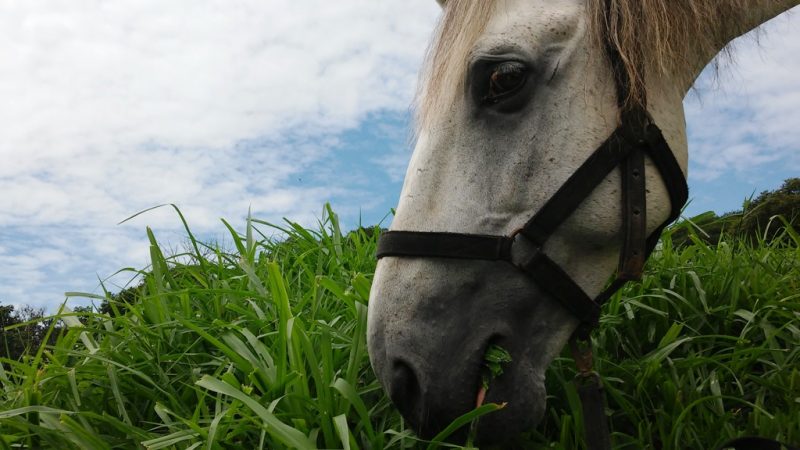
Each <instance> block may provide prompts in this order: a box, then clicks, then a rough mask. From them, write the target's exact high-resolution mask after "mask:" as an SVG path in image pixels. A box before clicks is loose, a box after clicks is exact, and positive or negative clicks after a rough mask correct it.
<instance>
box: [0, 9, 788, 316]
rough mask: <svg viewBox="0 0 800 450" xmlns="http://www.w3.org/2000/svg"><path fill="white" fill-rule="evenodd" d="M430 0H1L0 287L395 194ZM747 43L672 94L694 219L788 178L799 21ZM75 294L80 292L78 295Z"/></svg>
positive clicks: (6, 298) (367, 204) (114, 264)
mask: <svg viewBox="0 0 800 450" xmlns="http://www.w3.org/2000/svg"><path fill="white" fill-rule="evenodd" d="M437 15H438V7H437V6H436V4H435V2H434V1H433V0H382V1H375V0H339V1H337V2H329V1H327V0H304V1H303V2H297V1H294V0H268V1H262V0H244V1H241V2H236V3H235V4H234V3H230V2H227V1H222V0H175V1H172V2H167V3H164V2H160V1H155V0H117V1H114V2H105V1H100V0H74V1H70V2H57V3H53V2H50V1H46V0H26V1H17V2H4V3H2V4H0V54H3V55H4V57H3V62H2V63H0V95H1V96H2V98H3V99H4V101H3V102H1V103H0V120H2V123H4V124H5V125H4V127H3V137H4V138H3V140H2V141H0V161H2V163H1V164H0V193H2V195H0V302H1V303H3V304H16V305H19V304H32V305H35V306H42V307H46V308H48V309H51V310H52V309H54V308H55V307H56V306H57V305H58V304H60V303H61V302H62V301H64V292H67V291H82V292H95V293H97V292H99V289H98V280H100V279H106V280H107V285H108V287H109V288H110V289H112V290H117V289H118V288H119V286H121V285H124V284H125V283H126V282H127V281H129V279H130V272H123V273H121V274H118V275H115V276H114V274H115V272H117V271H118V270H119V269H123V268H143V267H146V265H147V256H148V243H147V239H146V235H145V227H146V226H150V227H151V228H153V230H154V231H155V233H156V236H157V238H158V239H159V240H160V241H161V242H162V243H163V244H164V245H166V246H167V247H169V248H176V249H177V248H180V247H181V245H182V244H183V242H184V241H185V238H184V233H183V231H182V229H181V224H180V221H179V220H178V218H177V216H176V215H175V214H174V212H173V211H171V210H170V209H169V208H161V209H158V210H155V211H151V212H148V213H146V214H143V215H141V216H138V217H136V218H135V219H132V220H130V221H128V222H126V223H124V224H122V225H118V223H119V222H120V221H122V220H123V219H125V218H126V217H128V216H130V215H132V214H134V213H136V212H138V211H141V210H144V209H146V208H149V207H152V206H155V205H159V204H163V203H175V204H178V205H179V206H180V207H181V210H182V211H183V213H184V214H185V215H186V217H187V219H188V221H189V223H190V226H191V227H192V229H193V231H194V232H195V233H196V234H198V235H200V236H202V237H203V238H206V239H209V240H221V239H224V235H225V229H224V227H223V225H222V224H221V222H220V220H219V219H220V218H225V219H227V220H229V221H230V222H232V223H233V224H234V225H235V226H239V227H241V226H242V225H243V222H244V218H245V216H246V214H247V211H248V209H252V211H253V215H254V216H256V217H259V218H262V219H265V220H270V221H273V222H278V221H280V220H281V218H282V217H287V218H290V219H292V220H294V221H298V222H300V223H303V224H306V225H313V224H314V223H315V222H316V220H317V219H318V218H319V217H320V215H321V211H322V206H323V204H324V203H325V202H326V201H330V202H331V203H332V204H333V206H334V208H335V210H336V211H337V212H338V213H339V214H340V216H341V218H342V220H343V221H344V223H345V224H346V225H348V226H355V225H357V224H358V222H359V220H361V221H362V222H363V223H364V224H373V223H376V222H377V221H379V220H381V219H382V218H384V217H386V215H387V213H388V212H389V209H390V208H392V207H393V206H395V203H396V201H397V198H398V196H399V190H400V186H401V184H402V177H403V174H404V170H405V166H406V164H407V161H408V158H409V156H410V148H409V131H408V125H409V113H408V105H409V104H410V102H411V98H412V96H413V92H414V86H415V80H416V73H417V71H418V69H419V63H420V61H421V59H422V56H423V53H424V50H425V47H426V44H427V39H428V37H429V35H430V33H431V31H432V29H433V27H434V25H435V21H436V18H437ZM759 44H760V45H756V44H755V40H754V39H752V38H745V39H743V40H742V41H741V42H740V43H738V45H737V52H736V59H735V63H734V64H733V65H732V66H730V67H727V68H724V69H723V70H722V72H721V76H720V77H719V78H718V79H717V78H715V77H714V76H712V74H710V73H706V74H704V75H703V76H702V77H701V78H700V80H699V81H698V90H697V94H692V95H690V96H689V97H687V100H686V102H685V107H686V112H687V122H688V127H689V138H690V143H689V146H690V177H689V180H690V187H691V192H692V194H691V195H692V198H693V200H692V203H691V204H690V206H689V208H688V210H687V211H688V214H695V213H699V212H702V211H706V210H715V211H717V212H725V211H729V210H733V209H736V208H737V207H738V206H739V205H740V204H741V201H742V199H744V198H745V197H748V196H749V195H751V194H752V193H754V192H755V193H756V194H757V193H758V192H760V191H761V190H764V189H772V188H775V187H776V186H778V185H779V184H780V183H781V181H782V180H783V179H784V178H788V177H790V176H798V175H800V151H798V150H800V148H798V147H800V126H798V124H800V108H798V105H800V77H797V76H796V74H797V73H800V58H797V56H796V55H799V54H800V21H798V19H797V18H794V17H784V18H779V19H778V20H776V21H775V22H774V23H771V24H769V25H768V26H767V27H766V30H765V32H764V33H762V35H761V37H760V42H759ZM75 303H80V302H79V301H75Z"/></svg>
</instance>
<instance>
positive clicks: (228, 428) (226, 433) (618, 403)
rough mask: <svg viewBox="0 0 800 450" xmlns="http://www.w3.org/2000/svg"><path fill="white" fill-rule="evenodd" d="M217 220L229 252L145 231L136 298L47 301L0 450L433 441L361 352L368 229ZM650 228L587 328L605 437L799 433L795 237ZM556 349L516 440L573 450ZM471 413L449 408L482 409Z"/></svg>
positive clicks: (575, 412) (705, 442)
mask: <svg viewBox="0 0 800 450" xmlns="http://www.w3.org/2000/svg"><path fill="white" fill-rule="evenodd" d="M178 214H179V215H180V212H179V211H178ZM179 217H180V220H182V221H183V216H179ZM183 223H184V225H186V222H185V221H183ZM225 226H226V227H227V228H228V230H229V231H230V237H231V239H232V240H233V247H235V250H234V251H225V250H223V249H220V248H219V247H217V246H210V245H205V244H203V243H201V242H198V241H197V240H196V239H195V238H194V237H193V235H192V233H191V231H190V228H189V227H188V225H187V226H186V233H187V237H188V239H189V243H190V245H189V246H187V247H188V248H189V251H187V252H185V253H182V254H177V255H165V254H164V253H163V252H162V250H161V246H160V245H159V243H158V241H157V238H156V236H155V235H154V234H153V233H152V232H151V231H150V230H147V233H148V236H149V238H150V244H151V245H150V255H151V265H150V267H149V268H148V269H147V270H144V271H142V272H141V277H142V280H143V285H142V288H141V289H140V294H139V295H138V302H136V303H132V304H131V303H127V304H118V303H114V302H112V303H111V306H112V308H113V309H114V311H115V312H116V314H115V317H113V318H111V317H109V316H106V315H103V314H99V313H97V314H81V315H80V317H78V315H77V314H73V313H70V312H69V311H68V310H64V311H63V312H62V313H61V315H60V316H59V319H60V320H61V321H62V322H63V323H64V324H66V325H67V326H66V327H64V328H55V327H52V328H51V329H50V332H51V333H57V334H58V336H57V341H56V344H55V345H52V346H47V347H42V348H39V349H38V350H37V351H36V352H35V353H31V354H30V355H28V356H26V357H25V359H24V360H23V361H21V362H17V361H11V360H2V364H1V365H0V386H1V387H2V388H1V389H0V448H58V449H69V448H76V449H108V448H147V449H184V448H191V449H227V448H230V449H234V448H236V449H238V448H246V449H256V448H264V449H276V448H343V449H381V448H394V449H400V448H435V447H437V446H438V444H436V443H432V444H431V443H428V442H421V441H419V440H417V439H416V438H415V437H414V436H413V433H411V432H410V431H409V430H407V429H406V428H405V427H404V423H403V420H402V418H401V417H400V416H399V414H398V413H397V412H396V410H395V409H394V408H393V406H392V405H391V403H390V402H389V400H388V399H387V397H386V395H385V394H384V393H383V391H382V390H381V388H380V386H379V384H378V383H377V381H376V379H375V377H374V375H373V373H372V371H371V369H370V366H369V360H368V356H367V351H366V342H365V328H366V314H367V301H368V298H369V289H370V280H371V276H372V273H373V271H374V267H375V260H374V251H375V243H376V238H377V235H378V233H379V230H377V229H366V230H365V229H361V230H357V231H354V232H350V233H346V234H345V233H342V231H341V230H340V227H339V224H338V221H337V219H336V216H335V215H334V214H333V212H332V211H330V209H327V212H326V216H325V218H324V220H323V221H322V223H321V224H320V226H319V227H318V229H315V230H308V229H305V228H303V227H301V226H299V225H297V224H294V223H287V224H286V225H282V226H275V225H271V224H268V223H265V222H262V221H259V220H255V219H252V220H248V223H247V224H246V226H245V230H244V232H238V231H236V230H235V228H234V227H233V226H232V225H230V224H228V223H227V222H226V223H225ZM276 229H277V230H279V231H281V232H282V233H283V234H284V238H283V239H281V240H276V239H270V238H268V237H267V234H268V233H269V234H271V233H272V232H274V231H275V230H276ZM663 242H664V245H663V246H662V247H661V250H659V251H658V252H657V254H655V255H654V256H653V258H651V260H650V261H649V263H648V268H647V274H646V276H645V278H644V280H643V282H642V283H640V284H631V285H629V286H627V287H626V288H625V289H624V290H623V291H622V292H621V293H620V294H618V295H616V296H615V297H614V298H613V299H612V300H611V302H610V303H609V304H608V305H607V306H606V308H605V315H604V316H603V320H602V324H601V327H600V329H599V330H598V331H597V332H596V333H595V336H594V339H595V345H596V352H595V353H596V355H597V356H598V362H597V369H598V370H599V372H600V374H601V376H602V377H603V381H604V384H605V387H606V392H607V398H608V410H609V414H610V419H611V423H612V429H613V436H612V437H613V439H614V442H615V448H630V449H639V448H657V449H658V448H663V449H685V448H697V449H706V448H714V447H715V446H717V445H719V444H721V443H722V442H724V441H725V440H727V439H728V438H731V437H735V436H739V435H742V434H752V435H761V436H766V437H771V438H777V439H780V440H782V441H784V442H788V443H794V444H797V443H800V328H799V327H800V245H799V244H800V238H798V236H797V234H796V233H795V232H794V231H793V230H791V229H788V231H785V232H784V233H783V234H782V235H781V236H780V237H779V238H777V239H773V240H772V241H770V242H766V241H763V240H762V241H760V242H759V243H757V244H756V245H750V244H747V243H745V242H739V241H731V242H720V243H719V244H717V245H714V246H710V245H707V244H704V243H703V242H701V241H700V240H699V239H694V243H693V244H692V245H687V246H684V247H682V248H678V249H673V248H672V246H671V243H670V231H667V232H666V233H665V235H664V237H663ZM73 295H78V294H73ZM85 296H88V297H90V298H91V297H92V296H90V295H85ZM108 298H111V296H110V294H108V295H107V296H101V297H99V298H98V299H108ZM79 319H83V321H84V322H85V323H83V322H82V321H81V320H79ZM45 341H46V339H45ZM567 355H568V353H564V356H563V357H561V358H558V359H557V360H556V361H555V362H554V364H553V365H552V367H551V368H550V370H549V371H548V374H547V384H548V392H549V398H548V402H549V403H548V405H549V406H548V415H547V417H546V419H545V421H544V422H543V423H542V424H541V425H540V426H539V427H538V428H537V429H536V430H533V431H531V433H529V434H527V435H525V436H521V437H519V438H518V439H517V440H516V441H515V444H516V445H518V446H520V447H523V448H555V449H578V448H582V446H583V441H582V439H583V438H582V435H581V433H582V431H581V430H582V425H581V422H582V418H581V415H580V405H579V403H578V399H577V393H576V391H575V389H574V387H573V385H572V384H571V382H570V381H571V379H572V378H573V376H574V374H575V370H574V365H573V363H572V361H571V360H570V359H569V357H568V356H567ZM482 408H483V409H482V410H480V411H474V412H473V413H471V415H469V416H467V417H465V418H462V421H461V422H459V423H460V424H462V425H465V426H468V424H469V422H470V421H471V420H472V419H474V418H475V417H477V416H478V415H481V414H485V413H490V411H491V410H492V409H496V408H497V406H496V405H484V406H483V407H482ZM442 438H443V439H444V438H445V436H444V435H442ZM446 445H449V444H446Z"/></svg>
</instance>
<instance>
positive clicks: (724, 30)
mask: <svg viewBox="0 0 800 450" xmlns="http://www.w3.org/2000/svg"><path fill="white" fill-rule="evenodd" d="M797 5H800V0H748V1H747V2H745V5H744V6H743V10H744V11H746V12H745V13H744V14H742V15H739V16H737V17H736V19H733V18H732V16H727V17H725V18H724V19H727V20H720V21H717V22H714V25H715V26H716V28H711V29H708V30H706V32H707V33H709V35H711V36H715V37H716V39H715V41H716V43H717V46H716V47H713V48H709V49H704V50H702V51H699V52H698V54H696V55H694V57H693V58H691V59H690V61H693V63H690V64H688V65H687V67H685V70H686V71H687V73H686V74H678V76H679V78H680V79H681V80H685V81H683V82H682V83H681V85H680V89H681V90H682V93H683V95H685V94H686V93H687V92H688V91H689V89H691V87H692V84H693V83H694V80H695V79H696V78H697V76H699V75H700V72H701V71H702V70H703V69H704V68H705V67H706V66H707V65H708V64H709V63H710V62H711V61H713V60H714V58H715V57H716V56H717V55H718V54H719V53H720V52H721V51H722V50H723V49H724V48H725V47H727V46H728V44H730V42H731V41H733V40H734V39H736V38H738V37H740V36H742V35H744V34H746V33H748V32H750V31H752V30H754V29H755V28H758V27H759V26H760V25H762V24H763V23H765V22H767V21H769V20H770V19H772V18H774V17H776V16H778V15H780V14H781V13H783V12H786V11H788V10H789V9H791V8H793V7H795V6H797ZM720 7H725V6H724V5H722V4H720Z"/></svg>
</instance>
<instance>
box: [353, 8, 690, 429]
mask: <svg viewBox="0 0 800 450" xmlns="http://www.w3.org/2000/svg"><path fill="white" fill-rule="evenodd" d="M504 6H505V11H504V13H503V14H497V15H496V17H494V18H492V20H491V21H490V22H489V24H488V26H487V28H486V31H485V32H484V35H483V36H482V37H481V38H480V39H479V40H478V42H476V44H475V46H474V48H473V51H472V55H473V56H474V55H481V54H490V55H492V54H495V53H497V52H498V51H500V52H504V53H512V54H513V55H514V57H515V58H520V59H523V60H525V61H526V62H529V63H530V65H531V66H533V67H535V68H536V70H539V71H541V73H542V74H545V75H543V76H542V77H540V78H538V79H537V80H536V83H537V85H536V86H535V91H534V93H533V94H532V95H531V98H530V100H529V103H528V104H527V105H526V106H525V107H524V108H523V109H522V110H521V111H520V112H517V113H514V115H513V116H502V115H498V114H488V115H487V114H482V113H481V112H478V111H476V110H475V105H474V102H473V101H471V99H470V98H469V96H468V95H464V96H462V97H461V98H459V99H457V100H456V102H455V104H454V105H453V106H452V108H451V109H450V110H449V111H447V112H445V113H443V114H441V115H440V120H438V121H436V122H433V123H431V124H429V126H428V127H426V129H425V130H423V132H422V133H421V135H420V138H419V140H418V142H417V146H416V148H415V151H414V154H413V156H412V159H411V162H410V164H409V168H408V172H407V174H406V179H405V183H404V186H403V190H402V193H401V199H400V203H399V205H398V208H397V211H396V215H395V218H394V221H393V223H392V226H391V228H392V229H393V230H418V231H451V232H459V233H478V234H493V235H508V234H510V233H512V232H513V230H515V229H516V228H518V227H520V226H522V225H523V224H524V223H525V222H526V221H527V220H528V219H529V218H530V217H531V216H532V215H533V214H534V213H535V212H536V211H537V210H538V209H539V208H541V206H542V205H543V204H544V202H545V201H547V199H548V198H550V197H551V196H552V195H553V193H554V192H555V190H556V189H558V187H559V186H561V184H563V182H564V181H565V180H566V179H567V178H568V177H569V176H570V175H571V174H572V173H573V171H574V170H575V169H576V168H577V167H578V166H579V165H580V164H582V163H583V162H584V161H585V160H586V158H587V157H588V156H589V155H590V154H591V153H592V152H593V151H594V150H595V149H596V148H597V146H598V145H600V144H601V143H602V142H603V141H604V140H605V139H606V137H607V136H608V135H609V134H610V133H611V132H612V131H613V129H614V128H615V127H616V125H617V120H618V109H617V106H616V100H615V95H616V94H615V91H614V84H613V80H612V76H611V73H610V67H609V66H608V62H607V60H606V58H605V57H604V56H603V55H604V53H603V50H602V49H601V48H594V47H593V46H594V45H595V44H593V43H592V41H591V40H590V39H588V36H587V31H586V18H585V13H584V10H583V2H582V1H580V0H554V1H549V2H530V1H527V0H508V1H506V2H504ZM678 91H679V89H677V88H675V87H674V86H671V85H669V84H663V85H661V86H658V85H657V86H655V87H654V88H653V93H652V94H651V96H650V97H649V101H650V104H651V112H652V114H653V115H654V117H655V118H656V121H657V122H658V123H659V125H660V126H661V127H662V129H663V130H664V133H665V136H666V138H667V140H668V142H669V143H670V146H672V148H673V149H675V150H677V151H678V155H677V156H678V159H679V161H681V163H682V164H685V162H686V158H685V155H686V153H685V148H686V144H685V134H684V132H685V131H684V125H683V112H682V109H681V100H682V97H683V93H680V92H678ZM657 174H658V171H657V169H656V168H655V167H654V165H653V164H652V163H651V162H650V161H648V163H647V177H648V178H647V188H648V191H649V194H648V210H647V215H648V228H649V230H651V231H652V230H653V229H655V227H656V226H657V225H658V224H659V223H661V222H662V221H663V220H664V219H665V218H666V217H667V215H668V211H669V207H670V205H669V198H668V195H667V191H666V188H665V187H664V185H663V183H662V182H661V180H660V178H659V177H658V175H657ZM619 186H620V179H619V173H618V171H614V172H613V173H612V174H611V175H610V176H609V177H608V178H607V179H606V180H605V181H604V182H603V183H601V186H600V187H598V188H597V189H596V190H595V191H594V192H593V193H592V195H591V196H590V197H588V198H587V199H586V200H585V201H584V202H583V203H582V204H581V206H580V207H579V208H578V209H577V210H576V212H575V213H574V214H573V215H572V216H571V217H570V218H569V219H568V220H567V221H566V222H565V223H564V224H563V225H562V226H561V227H560V228H559V230H558V231H557V232H556V234H555V235H554V236H552V237H551V238H550V240H549V241H548V242H547V244H546V246H545V251H546V252H547V254H548V255H549V256H550V257H551V258H552V259H553V260H554V261H556V262H557V263H558V264H559V265H560V266H561V267H562V268H563V269H564V270H566V271H567V272H568V274H569V275H570V276H571V277H572V278H573V280H575V281H576V282H577V283H578V284H579V285H580V286H581V287H582V288H583V289H584V291H585V292H586V293H587V294H589V295H590V296H595V295H596V294H597V293H599V292H600V290H601V289H602V287H603V284H604V283H605V282H606V280H607V279H608V277H609V276H610V275H611V274H612V273H613V271H614V268H615V264H616V260H617V258H618V251H619V246H620V243H621V239H620V236H619V229H620V226H621V218H620V214H621V213H620V193H619ZM576 326H577V320H576V319H575V318H574V317H572V316H571V315H570V313H569V312H567V310H566V309H565V308H564V307H563V306H561V304H560V303H558V302H557V301H556V300H554V299H552V298H550V297H549V296H547V295H546V294H544V293H543V292H542V291H541V288H540V287H539V286H536V285H535V284H534V283H533V282H532V281H531V280H530V279H529V278H528V277H527V276H525V275H523V274H522V273H521V272H519V271H517V270H516V269H514V268H512V267H511V266H510V265H507V264H506V263H503V262H486V261H458V260H445V259H437V258H384V259H382V260H381V261H380V262H379V264H378V267H377V269H376V273H375V278H374V280H373V288H372V292H371V297H370V310H369V322H368V346H369V353H370V359H371V362H372V365H373V368H374V369H375V372H376V374H377V376H378V378H379V379H380V380H381V382H382V384H383V386H384V388H385V389H386V390H387V391H388V392H389V393H390V396H391V397H392V400H393V401H394V402H395V404H396V405H397V406H398V408H399V409H400V411H401V412H402V413H403V415H404V416H405V417H406V418H407V419H408V420H409V422H410V423H411V424H412V425H413V426H414V428H415V429H416V430H417V431H418V432H420V434H422V435H423V436H426V437H430V436H432V435H433V434H435V433H437V432H438V431H440V430H441V429H442V428H443V427H444V426H446V425H447V424H448V423H449V422H450V421H451V420H453V419H454V418H456V417H457V416H459V415H461V414H463V413H465V412H467V411H469V410H470V409H472V408H473V407H474V406H475V398H476V395H477V391H478V389H479V385H480V371H481V364H482V361H483V356H484V352H485V350H486V348H487V346H488V345H489V344H490V343H498V344H500V345H501V346H503V347H504V348H506V349H507V350H508V351H509V352H510V353H511V356H512V359H513V361H512V363H511V364H510V365H509V366H508V367H507V368H506V372H505V373H504V374H503V375H502V376H501V377H499V378H498V379H497V380H495V381H494V382H493V383H492V385H491V386H490V388H489V391H488V395H487V399H486V400H487V401H488V402H506V403H508V406H507V407H506V408H505V409H504V410H502V411H499V412H497V413H494V414H491V415H489V416H487V417H486V418H484V419H482V420H481V421H480V429H479V436H480V438H481V439H482V440H483V441H484V442H492V441H497V440H504V439H505V438H508V437H511V436H514V435H516V434H518V433H520V432H523V431H525V430H529V429H531V428H532V427H533V426H534V425H535V424H536V423H538V421H539V420H540V419H541V417H542V415H543V413H544V408H545V389H544V384H543V381H544V374H545V370H546V368H547V366H548V365H549V364H550V363H551V362H552V360H553V358H555V356H556V355H558V354H559V352H560V351H561V349H562V348H563V346H564V344H565V343H566V341H567V340H568V339H569V336H570V335H571V333H572V332H573V330H574V329H575V327H576Z"/></svg>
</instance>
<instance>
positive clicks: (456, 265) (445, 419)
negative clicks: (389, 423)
mask: <svg viewBox="0 0 800 450" xmlns="http://www.w3.org/2000/svg"><path fill="white" fill-rule="evenodd" d="M372 289H373V290H372V294H371V299H370V309H369V322H368V335H367V336H368V339H367V340H368V346H369V354H370V360H371V362H372V366H373V368H374V370H375V373H376V375H377V376H378V379H379V380H380V382H381V384H382V385H383V387H384V389H385V390H386V391H387V392H388V393H389V396H390V398H391V399H392V402H393V403H394V404H395V406H397V408H398V409H399V411H400V412H401V413H402V414H403V416H404V417H405V418H406V420H407V421H408V422H409V423H410V424H411V425H412V427H413V429H414V430H415V431H416V432H417V433H418V434H419V436H420V437H422V438H427V439H430V438H432V437H433V436H435V435H436V434H437V433H439V432H440V431H442V430H443V429H444V428H445V427H447V426H448V425H449V424H450V423H451V422H452V421H453V420H454V419H456V418H457V417H459V416H461V415H463V414H465V413H467V412H469V411H470V410H472V409H473V408H475V407H476V399H477V396H478V391H479V390H480V388H481V385H482V376H483V373H484V372H485V367H484V355H485V353H486V350H487V348H488V346H489V345H490V344H500V345H501V346H502V347H503V348H505V349H506V350H508V351H509V352H510V353H511V355H512V361H511V363H509V364H508V365H506V366H504V373H503V374H502V375H500V376H499V377H498V378H496V379H494V380H492V381H491V384H490V387H489V389H488V392H487V395H486V402H492V403H505V404H506V407H505V408H503V409H502V410H500V411H497V412H494V413H491V414H489V415H487V416H485V417H483V418H481V419H480V421H479V425H478V434H477V437H478V441H479V442H482V443H492V442H502V441H505V440H506V439H507V438H509V437H513V436H516V435H518V434H519V433H521V432H523V431H526V430H530V429H532V427H533V426H535V425H536V423H537V422H538V421H539V420H540V418H541V416H542V415H543V411H544V403H545V390H544V385H543V380H544V375H543V374H544V369H545V367H546V363H545V361H544V360H543V358H542V354H541V353H540V352H539V349H538V348H537V347H536V346H528V345H526V344H527V343H528V342H530V341H528V339H526V338H527V337H530V336H531V332H532V330H531V328H530V327H529V326H528V325H530V324H531V323H534V322H536V321H535V320H531V315H534V314H536V312H538V311H541V308H537V307H536V302H531V301H530V299H526V300H527V301H523V300H525V299H521V298H515V297H509V296H511V295H512V294H514V293H515V294H514V295H515V296H516V297H519V296H520V292H528V293H530V292H531V291H530V289H535V288H533V287H532V286H531V285H530V282H529V281H528V280H527V279H526V278H525V277H524V276H523V275H521V274H519V273H517V272H516V271H515V270H514V269H513V268H510V266H509V265H508V264H504V263H492V262H476V261H441V260H440V261H430V260H422V259H419V260H416V259H415V260H408V259H405V260H398V259H392V258H387V259H384V260H382V261H381V262H380V264H379V267H378V270H377V271H376V275H375V280H374V282H373V288H372ZM545 303H546V304H552V302H545ZM555 306H556V308H558V305H555ZM526 316H527V318H528V319H527V320H526V319H525V317H526ZM544 359H546V358H544ZM548 362H549V361H548ZM467 429H468V427H465V428H463V429H462V430H461V431H460V432H459V433H458V434H456V435H455V436H453V437H452V438H451V440H452V441H453V442H461V443H463V438H465V437H466V432H467Z"/></svg>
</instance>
